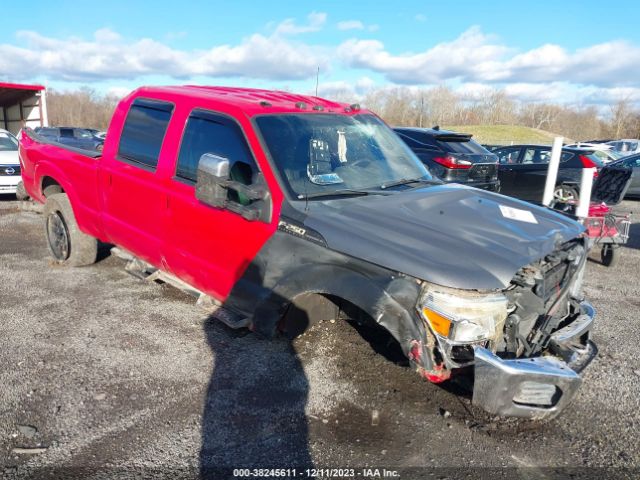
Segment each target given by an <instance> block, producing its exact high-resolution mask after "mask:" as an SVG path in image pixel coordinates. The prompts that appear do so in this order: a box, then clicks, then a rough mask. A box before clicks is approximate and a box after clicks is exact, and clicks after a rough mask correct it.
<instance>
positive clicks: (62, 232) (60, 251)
mask: <svg viewBox="0 0 640 480" xmlns="http://www.w3.org/2000/svg"><path fill="white" fill-rule="evenodd" d="M47 240H48V241H49V248H50V249H51V253H52V254H53V256H54V257H55V259H56V260H59V261H61V262H63V261H65V260H66V259H67V258H69V253H70V252H71V242H70V240H69V230H67V224H66V223H65V222H64V218H62V215H60V212H53V213H51V214H50V215H49V216H48V217H47Z"/></svg>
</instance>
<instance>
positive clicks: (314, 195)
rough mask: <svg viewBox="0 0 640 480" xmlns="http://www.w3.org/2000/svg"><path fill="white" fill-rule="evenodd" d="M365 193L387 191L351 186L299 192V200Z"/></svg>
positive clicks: (353, 195)
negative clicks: (327, 190)
mask: <svg viewBox="0 0 640 480" xmlns="http://www.w3.org/2000/svg"><path fill="white" fill-rule="evenodd" d="M365 195H386V193H382V192H378V191H375V190H373V191H372V190H352V189H349V188H343V189H340V190H332V191H330V192H314V193H309V194H306V195H305V194H299V195H298V200H307V199H309V198H321V197H361V196H365Z"/></svg>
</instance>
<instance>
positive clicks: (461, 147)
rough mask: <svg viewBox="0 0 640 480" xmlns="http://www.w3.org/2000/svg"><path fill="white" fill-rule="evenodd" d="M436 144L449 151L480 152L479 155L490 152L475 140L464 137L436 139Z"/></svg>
mask: <svg viewBox="0 0 640 480" xmlns="http://www.w3.org/2000/svg"><path fill="white" fill-rule="evenodd" d="M436 141H437V142H438V145H440V147H441V148H442V149H443V150H444V151H446V152H451V153H462V154H465V153H467V154H469V153H471V154H480V155H489V154H490V153H491V152H490V151H489V150H487V149H486V148H484V147H483V146H482V145H480V144H479V143H478V142H476V141H475V140H471V139H467V138H466V137H459V139H458V138H455V137H452V138H451V139H447V140H436Z"/></svg>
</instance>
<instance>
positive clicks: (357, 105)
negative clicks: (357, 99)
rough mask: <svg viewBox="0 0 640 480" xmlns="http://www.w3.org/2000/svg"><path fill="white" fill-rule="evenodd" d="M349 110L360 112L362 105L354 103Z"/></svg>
mask: <svg viewBox="0 0 640 480" xmlns="http://www.w3.org/2000/svg"><path fill="white" fill-rule="evenodd" d="M349 108H350V109H351V110H355V111H358V110H360V104H359V103H352V104H351V105H349Z"/></svg>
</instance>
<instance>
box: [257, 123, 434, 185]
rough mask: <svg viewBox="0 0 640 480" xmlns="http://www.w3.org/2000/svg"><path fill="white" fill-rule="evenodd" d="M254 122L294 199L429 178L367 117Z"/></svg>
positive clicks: (401, 144)
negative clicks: (403, 180) (404, 180)
mask: <svg viewBox="0 0 640 480" xmlns="http://www.w3.org/2000/svg"><path fill="white" fill-rule="evenodd" d="M256 123H257V125H258V128H259V130H260V132H261V133H262V137H263V138H264V141H265V142H266V145H267V148H268V150H269V153H270V154H271V157H272V158H273V160H274V162H275V164H276V167H277V169H278V171H279V172H280V175H281V177H282V178H283V179H284V181H285V182H286V187H287V188H288V189H289V192H290V193H291V194H293V195H294V196H296V197H303V196H307V195H313V194H317V193H324V192H326V193H330V192H332V191H337V190H346V189H348V190H367V189H374V188H375V189H378V188H380V187H381V186H382V185H384V184H388V183H390V182H396V181H399V180H402V179H431V178H432V177H431V176H430V175H429V172H428V170H427V169H426V167H425V166H424V165H423V164H422V163H421V162H420V160H418V158H417V157H416V156H415V155H414V154H413V152H412V151H411V150H410V149H409V147H407V146H406V145H405V144H404V142H403V141H402V140H400V138H399V137H398V136H397V135H396V134H395V133H394V132H393V131H392V130H391V129H390V128H389V127H388V126H387V125H386V124H384V123H383V122H382V121H381V120H379V119H378V118H377V117H375V116H373V115H354V116H348V115H335V114H284V115H263V116H260V117H258V118H257V119H256Z"/></svg>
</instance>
